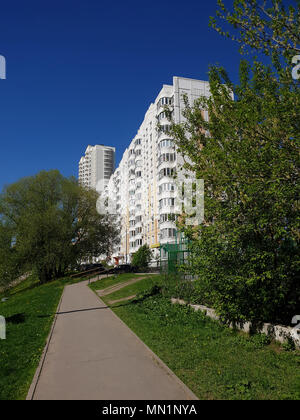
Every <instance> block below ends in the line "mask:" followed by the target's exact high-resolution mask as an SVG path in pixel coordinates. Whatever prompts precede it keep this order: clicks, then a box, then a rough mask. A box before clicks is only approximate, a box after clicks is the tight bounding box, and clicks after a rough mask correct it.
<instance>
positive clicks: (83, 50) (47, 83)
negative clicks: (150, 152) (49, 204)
mask: <svg viewBox="0 0 300 420" xmlns="http://www.w3.org/2000/svg"><path fill="white" fill-rule="evenodd" d="M216 3H217V1H216V0H210V1H209V2H207V1H202V0H199V1H195V0H185V1H184V2H183V1H177V0H172V1H171V0H167V1H164V0H161V1H156V0H152V1H151V2H145V1H134V0H129V1H119V0H117V1H114V2H112V1H100V0H98V1H96V0H84V1H83V0H81V1H77V0H60V1H57V0H52V1H51V2H50V1H48V0H45V1H40V0H39V1H33V0H28V1H26V2H25V1H24V0H22V1H21V0H20V1H15V0H10V1H9V2H2V4H1V13H0V55H3V56H5V57H6V60H7V79H6V80H0V144H1V161H0V190H1V189H2V187H3V186H4V185H5V184H9V183H11V182H14V181H17V180H18V179H19V178H21V177H23V176H28V175H33V174H35V173H37V172H38V171H40V170H42V169H45V170H49V169H59V170H60V171H61V172H62V173H63V174H64V175H65V176H69V175H75V176H77V167H78V160H79V158H80V156H81V155H82V154H83V153H84V151H85V148H86V146H87V145H88V144H92V145H94V144H102V143H103V144H106V145H112V146H115V147H116V148H117V156H116V158H117V162H118V161H119V160H120V158H121V156H122V154H123V152H124V150H125V148H126V147H127V145H128V144H129V142H130V140H131V139H132V137H133V136H134V135H135V134H136V131H137V129H138V127H139V125H140V124H141V122H142V120H143V116H144V114H145V112H146V110H147V108H148V106H149V104H150V103H151V102H152V101H153V100H154V99H155V97H156V96H157V94H158V92H159V91H160V89H161V86H162V84H168V83H172V77H173V76H183V77H192V78H196V79H198V78H199V79H202V80H207V77H208V76H207V71H208V66H209V64H216V63H219V64H222V65H223V66H224V67H225V68H226V69H227V70H228V71H229V74H230V75H231V77H232V78H233V80H235V81H236V80H237V73H238V63H239V60H240V56H239V54H238V47H237V45H236V44H235V43H233V42H232V41H230V40H227V39H224V38H223V37H221V36H220V35H218V34H217V33H216V32H215V31H214V30H213V29H210V28H209V27H208V22H209V16H211V15H214V14H215V10H216Z"/></svg>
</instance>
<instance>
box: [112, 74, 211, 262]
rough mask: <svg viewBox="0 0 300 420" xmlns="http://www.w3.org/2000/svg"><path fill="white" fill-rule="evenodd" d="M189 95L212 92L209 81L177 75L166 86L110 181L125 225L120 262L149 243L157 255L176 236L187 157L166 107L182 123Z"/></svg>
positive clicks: (113, 196) (190, 99) (120, 221)
mask: <svg viewBox="0 0 300 420" xmlns="http://www.w3.org/2000/svg"><path fill="white" fill-rule="evenodd" d="M184 94H185V95H187V97H188V99H189V103H190V104H192V103H193V102H194V100H195V99H197V98H199V97H200V96H203V95H205V96H208V95H209V94H210V93H209V83H208V82H205V81H200V80H194V79H187V78H182V77H174V78H173V84H172V85H163V87H162V89H161V91H160V92H159V94H158V96H157V98H156V99H155V102H154V103H152V104H151V105H150V106H149V108H148V110H147V112H146V114H145V117H144V121H143V122H142V124H141V126H140V128H139V129H138V132H137V134H136V136H135V137H134V138H133V139H132V141H131V143H130V144H129V146H128V148H127V149H126V150H125V152H124V154H123V157H122V159H121V161H120V164H119V166H118V168H117V169H116V170H115V172H114V173H113V175H112V176H111V178H110V180H109V182H108V185H107V188H106V194H107V195H108V196H109V197H110V198H111V200H113V201H115V205H116V207H115V209H116V214H117V217H118V222H119V225H120V228H121V242H120V246H119V247H118V249H117V250H116V254H115V257H116V258H117V260H119V261H120V262H123V263H126V262H130V260H131V257H132V255H133V253H134V252H136V251H137V250H138V249H139V248H140V246H141V245H144V244H148V245H149V246H150V247H151V248H152V249H153V250H154V255H155V254H156V256H157V255H158V253H159V251H158V249H159V246H160V244H164V243H170V242H174V241H175V239H176V234H177V232H176V223H175V217H176V215H175V197H176V194H177V192H176V188H175V182H174V175H175V173H176V176H177V178H180V177H182V178H183V177H184V173H183V172H182V170H181V168H182V165H183V158H182V156H180V154H179V153H178V152H177V150H176V146H175V144H174V142H173V141H172V139H171V138H170V135H169V127H170V122H169V120H168V119H167V117H166V113H165V106H166V105H167V106H169V107H170V109H171V110H172V113H173V119H174V121H175V123H182V122H183V121H184V118H183V116H182V111H183V109H184V101H183V95H184ZM158 124H159V126H160V129H158ZM155 250H156V251H155Z"/></svg>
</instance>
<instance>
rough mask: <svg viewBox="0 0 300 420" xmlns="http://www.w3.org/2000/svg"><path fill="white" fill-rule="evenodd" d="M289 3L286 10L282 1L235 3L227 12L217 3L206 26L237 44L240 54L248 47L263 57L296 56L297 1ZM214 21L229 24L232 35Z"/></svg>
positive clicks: (299, 38) (299, 40)
mask: <svg viewBox="0 0 300 420" xmlns="http://www.w3.org/2000/svg"><path fill="white" fill-rule="evenodd" d="M292 3H293V4H291V5H290V6H288V7H287V6H286V5H284V4H283V1H282V0H271V1H270V0H235V1H234V2H233V4H232V8H231V9H228V8H227V7H226V6H225V4H224V2H223V1H222V0H218V6H219V9H218V10H217V12H216V16H217V17H211V18H210V26H211V27H212V28H214V29H215V30H216V31H217V32H218V33H220V34H221V35H223V36H226V37H227V38H231V39H232V40H234V41H237V42H238V43H239V44H240V47H241V48H240V51H241V52H244V51H245V49H246V47H247V46H248V47H250V48H252V49H255V50H258V51H262V52H263V53H264V54H266V55H270V56H274V54H277V55H281V56H282V55H284V56H285V57H286V58H288V59H289V58H290V57H292V56H293V55H296V54H299V53H300V47H299V44H300V25H299V21H300V16H299V5H300V2H299V0H298V1H294V2H292ZM295 3H297V6H296V4H295ZM218 21H226V22H227V23H229V24H230V25H232V26H233V27H234V28H235V30H236V31H235V33H234V34H232V33H230V32H229V31H225V30H224V29H222V27H221V26H219V25H218Z"/></svg>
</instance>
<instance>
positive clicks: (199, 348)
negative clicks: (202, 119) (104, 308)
mask: <svg viewBox="0 0 300 420" xmlns="http://www.w3.org/2000/svg"><path fill="white" fill-rule="evenodd" d="M142 282H143V283H142ZM142 282H138V283H136V284H134V285H131V286H127V287H125V288H123V289H122V291H121V290H120V291H119V292H115V293H113V294H110V295H107V296H105V298H104V299H105V301H106V302H107V301H109V300H113V299H117V298H121V297H125V296H126V295H127V296H130V295H132V294H134V293H135V291H136V292H139V291H141V289H142V288H144V286H147V284H146V282H145V281H142ZM152 282H153V281H152ZM141 286H143V287H141ZM117 293H118V294H117ZM113 310H114V311H115V313H116V314H117V315H118V316H119V317H120V318H121V319H122V320H123V321H124V322H126V323H127V325H128V326H129V327H130V328H131V329H132V330H133V331H134V332H135V333H136V334H137V335H138V336H139V337H140V338H141V339H142V340H143V341H144V342H145V343H146V344H147V345H148V346H149V347H150V348H151V349H152V350H153V351H154V352H155V353H156V354H157V355H158V356H159V357H160V358H161V359H162V360H163V361H164V362H165V363H166V364H167V365H168V366H169V367H170V368H171V369H172V370H173V371H174V372H175V374H176V375H177V376H178V377H180V378H181V379H182V380H183V382H185V383H186V384H187V386H189V387H190V388H191V389H192V390H193V392H194V393H195V394H196V395H197V396H198V397H199V398H200V399H300V377H299V364H300V360H299V352H284V351H282V349H281V348H280V347H279V346H278V345H277V344H274V343H272V344H271V345H266V344H265V343H264V340H263V336H260V335H258V336H253V337H249V336H247V335H245V334H241V333H238V332H234V331H232V330H230V329H228V328H226V327H223V326H222V325H220V324H219V323H218V322H214V321H212V320H211V319H209V318H207V317H205V316H204V315H203V314H201V313H200V312H194V311H193V310H192V309H190V308H187V307H182V306H179V305H172V304H171V303H170V302H169V299H168V298H164V297H162V296H161V295H156V296H154V297H150V298H147V299H144V300H141V301H138V302H136V301H133V302H132V301H131V302H129V303H123V304H117V305H116V306H115V307H113Z"/></svg>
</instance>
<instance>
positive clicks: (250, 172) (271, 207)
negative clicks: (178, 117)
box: [172, 61, 300, 323]
mask: <svg viewBox="0 0 300 420" xmlns="http://www.w3.org/2000/svg"><path fill="white" fill-rule="evenodd" d="M285 77H291V76H288V75H287V74H286V75H285ZM210 90H211V97H210V98H205V97H202V98H200V99H199V100H197V101H196V102H195V103H194V104H193V105H192V106H190V104H189V103H188V101H187V99H185V105H186V107H185V111H184V112H183V115H184V117H185V119H186V121H185V122H184V123H182V124H179V125H174V124H173V126H172V134H173V137H174V139H175V142H176V144H177V146H178V148H179V151H180V152H181V153H182V154H183V155H184V156H185V157H186V158H188V159H186V163H185V165H184V166H185V168H186V169H188V170H192V171H193V172H194V173H195V174H196V177H197V178H203V179H204V182H205V221H204V223H203V224H202V225H201V226H197V227H195V228H191V227H188V226H186V225H185V224H184V221H183V223H182V225H181V228H182V229H183V230H184V232H185V234H186V236H188V237H190V238H191V239H193V240H194V241H193V254H194V255H193V256H194V259H193V261H194V266H193V274H195V275H197V276H198V278H199V281H198V282H197V283H196V284H197V286H196V287H197V290H198V293H199V301H201V302H202V303H206V304H210V305H213V306H214V307H215V308H216V309H217V310H218V312H219V313H220V315H221V316H222V317H223V319H225V320H227V321H234V322H240V321H245V320H250V321H252V322H258V321H265V322H266V321H273V322H285V323H289V322H290V321H291V317H292V316H293V315H294V314H295V313H296V309H297V305H298V303H299V298H300V287H299V192H300V191H299V183H298V181H297V180H298V178H299V140H300V139H299V133H300V131H299V115H300V95H299V89H298V88H297V86H295V85H294V84H292V83H291V84H290V83H283V82H282V79H281V77H280V76H279V77H278V75H276V74H274V73H273V72H272V71H271V69H270V68H269V67H267V66H263V65H262V64H261V63H258V62H255V63H254V64H253V65H252V66H250V65H249V63H247V62H246V61H242V62H241V67H240V84H239V85H237V86H234V85H233V84H232V83H231V82H230V80H229V78H228V76H227V74H226V72H225V71H224V69H222V68H217V67H213V68H211V70H210ZM232 91H233V92H234V94H235V99H233V98H232V95H231V92H232ZM203 110H207V111H208V120H206V119H205V117H204V114H203ZM195 238H196V240H195Z"/></svg>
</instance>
